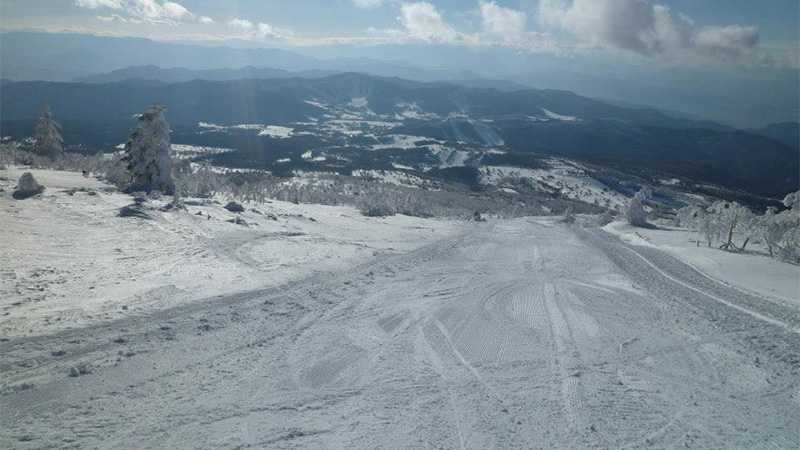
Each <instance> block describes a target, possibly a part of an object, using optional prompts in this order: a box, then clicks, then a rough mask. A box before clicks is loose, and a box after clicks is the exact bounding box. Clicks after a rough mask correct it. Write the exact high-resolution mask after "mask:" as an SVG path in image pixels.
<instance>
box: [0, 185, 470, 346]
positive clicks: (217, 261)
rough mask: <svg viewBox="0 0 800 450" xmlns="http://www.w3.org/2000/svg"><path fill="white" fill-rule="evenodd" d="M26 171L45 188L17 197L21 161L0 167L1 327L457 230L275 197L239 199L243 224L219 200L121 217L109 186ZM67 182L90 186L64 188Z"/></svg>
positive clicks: (54, 323) (319, 263)
mask: <svg viewBox="0 0 800 450" xmlns="http://www.w3.org/2000/svg"><path fill="white" fill-rule="evenodd" d="M32 172H33V173H34V176H35V177H36V179H37V180H38V181H39V182H40V183H41V184H43V185H45V186H46V187H47V190H46V191H45V193H44V194H43V195H42V197H41V198H33V199H28V200H25V201H16V200H12V199H11V197H10V192H11V190H12V189H13V186H14V185H15V184H16V183H15V180H16V179H17V178H18V177H19V175H20V174H21V173H22V170H18V169H9V170H2V171H0V177H2V178H4V179H3V180H1V181H0V183H2V185H1V186H2V187H3V188H4V189H5V192H3V193H0V218H1V219H0V220H2V226H0V242H2V243H3V251H2V252H0V335H4V336H13V335H32V334H42V333H50V332H53V331H55V330H58V329H62V328H68V327H75V326H84V325H87V324H90V323H95V322H97V321H102V320H109V319H115V318H119V317H127V316H130V315H138V314H142V313H146V312H149V311H152V310H154V309H163V308H166V307H170V306H173V305H176V304H181V303H185V302H190V301H193V300H196V299H198V298H206V297H211V296H215V295H221V294H229V293H232V292H240V291H246V290H252V289H255V288H263V287H269V286H275V285H278V284H283V283H286V282H288V281H290V280H295V279H299V278H302V277H305V276H308V275H309V274H312V273H316V272H324V271H334V270H341V269H343V268H346V267H349V266H352V265H353V264H356V263H359V262H362V261H364V260H366V259H369V258H372V257H373V254H374V253H375V252H386V251H389V252H392V251H405V250H408V249H411V248H415V247H417V246H420V245H424V244H425V243H426V242H428V241H430V240H431V239H435V238H438V237H440V236H442V235H445V234H447V233H450V232H452V231H454V230H455V229H457V226H456V225H455V224H453V223H450V222H445V221H438V220H423V219H418V218H411V217H406V216H396V217H390V218H385V219H375V218H366V217H363V216H361V214H360V213H358V212H357V211H356V210H355V209H353V208H349V207H328V206H319V205H295V204H292V203H286V202H278V201H274V202H271V203H269V204H263V205H258V204H252V205H246V206H247V208H248V211H246V212H245V213H244V214H241V215H239V216H240V217H242V218H243V219H244V220H245V221H246V222H247V223H248V224H250V226H248V227H244V226H241V225H236V224H233V223H229V222H227V221H228V220H230V219H233V218H234V217H236V216H237V215H235V214H233V213H230V212H228V211H227V210H225V209H223V208H222V205H224V203H225V202H226V199H222V198H220V199H217V200H218V202H216V203H210V204H206V205H198V206H188V210H187V211H186V212H159V211H153V212H152V214H153V216H154V220H151V221H146V220H139V219H133V218H120V217H116V214H117V211H118V210H119V208H120V207H122V206H124V205H127V204H130V203H131V202H132V200H131V197H130V196H128V195H123V194H120V193H116V192H111V191H109V192H105V191H104V189H108V186H106V185H104V184H102V183H100V182H98V181H96V180H94V179H91V178H84V177H83V176H81V175H80V174H77V173H70V172H58V171H44V170H34V171H32ZM78 188H83V189H87V190H91V191H92V192H93V193H94V195H89V193H88V192H76V193H74V194H73V195H69V194H68V193H67V192H66V191H67V190H68V189H78ZM188 200H189V201H191V200H192V199H188ZM155 203H156V204H155V205H154V206H157V204H158V202H155ZM162 203H163V202H162ZM252 209H256V210H257V211H258V212H254V211H252ZM270 215H271V216H274V217H275V218H276V219H277V220H272V219H271V216H270ZM209 217H210V218H209ZM10 243H13V245H9V244H10ZM123 308H126V309H123Z"/></svg>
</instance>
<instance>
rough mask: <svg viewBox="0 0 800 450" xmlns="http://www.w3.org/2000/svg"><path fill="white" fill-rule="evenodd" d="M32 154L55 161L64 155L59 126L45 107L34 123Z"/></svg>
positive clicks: (48, 108) (47, 107)
mask: <svg viewBox="0 0 800 450" xmlns="http://www.w3.org/2000/svg"><path fill="white" fill-rule="evenodd" d="M33 152H34V153H36V154H37V155H41V156H46V157H48V158H50V159H56V158H58V157H59V156H61V154H62V153H64V139H63V138H62V137H61V125H59V123H58V122H56V121H55V119H53V113H52V112H50V107H49V106H47V105H45V106H44V107H43V108H42V114H41V116H39V121H38V122H37V123H36V129H35V135H34V145H33Z"/></svg>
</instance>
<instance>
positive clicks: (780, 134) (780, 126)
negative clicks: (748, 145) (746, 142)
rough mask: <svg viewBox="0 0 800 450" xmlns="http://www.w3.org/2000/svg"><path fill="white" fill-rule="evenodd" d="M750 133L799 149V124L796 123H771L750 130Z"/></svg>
mask: <svg viewBox="0 0 800 450" xmlns="http://www.w3.org/2000/svg"><path fill="white" fill-rule="evenodd" d="M750 132H751V133H753V134H758V135H761V136H766V137H768V138H771V139H774V140H776V141H778V142H781V143H783V144H785V145H787V146H789V147H793V148H796V149H800V123H798V122H782V123H773V124H770V125H767V126H766V127H763V128H758V129H753V130H750Z"/></svg>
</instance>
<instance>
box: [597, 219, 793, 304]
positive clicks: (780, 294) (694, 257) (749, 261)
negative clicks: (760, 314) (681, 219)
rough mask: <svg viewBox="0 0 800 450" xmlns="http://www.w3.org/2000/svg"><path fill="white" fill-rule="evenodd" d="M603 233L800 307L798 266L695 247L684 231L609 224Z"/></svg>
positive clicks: (691, 235)
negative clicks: (665, 254) (671, 256)
mask: <svg viewBox="0 0 800 450" xmlns="http://www.w3.org/2000/svg"><path fill="white" fill-rule="evenodd" d="M603 229H604V230H606V231H608V232H609V233H612V234H615V235H617V236H619V237H620V238H621V239H623V240H625V241H626V242H629V243H631V244H634V245H641V246H651V247H655V248H658V249H661V250H663V251H666V252H668V253H670V254H671V255H674V256H676V257H678V258H680V259H681V260H682V261H684V262H686V263H687V264H690V265H691V266H692V267H694V268H696V269H697V270H699V271H700V272H702V273H704V274H706V275H708V276H710V277H712V278H714V279H716V280H721V281H724V282H725V283H728V284H730V285H733V286H736V287H738V288H740V289H746V290H748V291H754V292H757V293H759V294H761V295H764V296H767V297H770V298H776V299H779V300H781V301H783V302H788V303H791V304H794V305H795V306H797V307H800V266H797V265H794V264H788V263H784V262H781V261H779V260H776V259H774V258H770V257H768V256H766V255H758V254H739V253H731V252H725V251H722V250H719V249H717V248H714V247H712V248H708V247H707V246H706V245H704V244H702V243H701V244H700V246H697V239H698V236H697V234H696V233H692V232H689V231H686V230H683V229H677V228H668V227H664V226H661V227H659V228H658V229H644V228H636V227H633V226H631V225H628V224H627V223H624V222H612V223H610V224H608V225H606V226H605V227H604V228H603Z"/></svg>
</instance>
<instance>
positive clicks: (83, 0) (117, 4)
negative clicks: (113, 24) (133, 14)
mask: <svg viewBox="0 0 800 450" xmlns="http://www.w3.org/2000/svg"><path fill="white" fill-rule="evenodd" d="M122 1H123V0H75V5H77V6H78V7H80V8H87V9H100V8H110V9H121V8H122Z"/></svg>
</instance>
